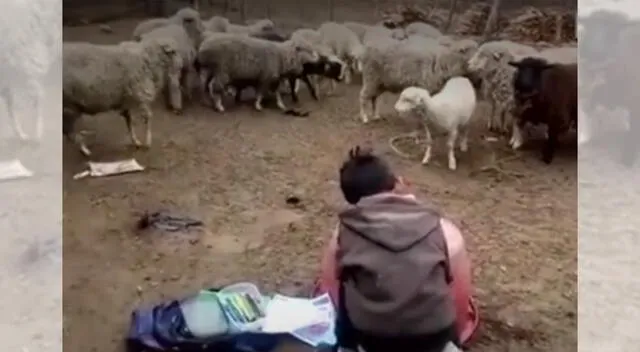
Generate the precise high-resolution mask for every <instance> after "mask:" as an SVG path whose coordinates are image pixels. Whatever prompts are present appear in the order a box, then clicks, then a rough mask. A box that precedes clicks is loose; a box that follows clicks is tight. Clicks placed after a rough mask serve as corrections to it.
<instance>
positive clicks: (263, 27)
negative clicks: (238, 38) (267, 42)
mask: <svg viewBox="0 0 640 352" xmlns="http://www.w3.org/2000/svg"><path fill="white" fill-rule="evenodd" d="M274 30H275V24H274V23H273V21H271V20H269V19H263V20H258V21H256V22H254V23H252V24H249V25H241V24H234V23H229V24H228V25H227V32H229V33H235V34H244V35H254V34H260V33H266V32H272V31H274Z"/></svg>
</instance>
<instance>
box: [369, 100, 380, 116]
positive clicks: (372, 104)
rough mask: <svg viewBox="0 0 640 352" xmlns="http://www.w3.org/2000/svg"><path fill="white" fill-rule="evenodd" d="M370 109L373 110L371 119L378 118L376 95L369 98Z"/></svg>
mask: <svg viewBox="0 0 640 352" xmlns="http://www.w3.org/2000/svg"><path fill="white" fill-rule="evenodd" d="M371 109H372V110H373V120H380V111H378V97H377V96H375V97H373V98H371Z"/></svg>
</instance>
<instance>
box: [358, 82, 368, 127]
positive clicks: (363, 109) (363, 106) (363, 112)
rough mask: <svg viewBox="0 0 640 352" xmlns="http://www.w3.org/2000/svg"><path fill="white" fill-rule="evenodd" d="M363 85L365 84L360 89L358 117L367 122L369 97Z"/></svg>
mask: <svg viewBox="0 0 640 352" xmlns="http://www.w3.org/2000/svg"><path fill="white" fill-rule="evenodd" d="M364 87H365V86H362V89H361V90H360V119H361V120H362V123H369V115H368V114H367V104H368V103H369V98H368V97H367V92H366V91H365V89H364Z"/></svg>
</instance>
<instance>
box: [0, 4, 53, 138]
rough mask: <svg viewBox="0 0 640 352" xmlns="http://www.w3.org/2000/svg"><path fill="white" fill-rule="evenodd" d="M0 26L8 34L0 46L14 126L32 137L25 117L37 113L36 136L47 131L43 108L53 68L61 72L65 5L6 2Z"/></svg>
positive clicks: (0, 92) (3, 90)
mask: <svg viewBox="0 0 640 352" xmlns="http://www.w3.org/2000/svg"><path fill="white" fill-rule="evenodd" d="M2 11H3V14H4V16H3V18H2V20H1V21H0V28H1V29H2V32H3V33H4V34H5V36H6V37H5V38H4V39H3V40H2V44H0V47H1V48H2V50H0V53H1V54H0V56H1V58H2V59H1V60H0V70H1V72H2V75H3V77H2V83H1V84H0V97H2V98H4V100H5V104H6V109H7V113H8V115H9V116H10V119H11V123H12V128H13V131H14V132H15V134H16V135H17V136H18V138H19V139H20V140H23V141H26V140H29V139H30V138H31V137H30V136H29V135H28V134H27V133H25V132H24V130H23V128H22V124H21V120H22V117H24V116H34V117H35V120H36V123H35V135H34V136H32V137H34V138H33V139H34V140H36V141H37V140H40V139H41V138H42V137H43V134H44V116H45V114H46V111H45V109H44V104H45V99H46V94H47V89H46V78H47V75H48V74H49V72H50V71H53V73H57V74H58V75H59V72H60V71H59V68H61V66H59V65H60V62H61V60H60V57H61V47H62V45H61V43H62V38H61V37H60V36H61V33H62V24H61V20H60V19H61V17H62V14H61V13H62V9H61V6H60V3H59V2H55V1H53V2H52V1H48V0H34V1H17V0H9V1H5V2H3V9H2Z"/></svg>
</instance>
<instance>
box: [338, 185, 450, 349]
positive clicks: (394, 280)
mask: <svg viewBox="0 0 640 352" xmlns="http://www.w3.org/2000/svg"><path fill="white" fill-rule="evenodd" d="M339 217H340V226H339V235H338V252H337V263H338V268H337V269H338V271H339V272H338V275H339V278H340V281H341V284H342V285H343V287H344V297H343V299H344V304H345V309H346V311H347V314H348V316H349V319H350V320H351V322H352V324H353V326H354V327H355V328H356V329H357V330H359V331H362V332H365V333H368V334H376V335H379V336H390V337H395V336H413V335H424V334H432V333H437V332H439V331H442V330H443V329H446V328H448V327H450V326H451V325H452V324H454V323H455V306H454V302H453V297H452V296H451V290H450V287H449V283H450V282H451V274H450V269H449V261H448V252H447V245H446V241H445V237H444V233H443V230H442V228H441V226H440V216H439V215H438V214H437V213H436V212H435V211H434V210H432V209H430V208H428V207H426V206H424V205H422V204H421V203H419V202H418V201H417V200H416V199H415V198H414V197H413V196H410V195H399V194H394V193H383V194H377V195H374V196H370V197H366V198H363V199H361V200H360V202H358V204H357V205H355V206H353V207H350V208H348V209H346V210H345V211H343V212H342V213H340V215H339Z"/></svg>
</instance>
